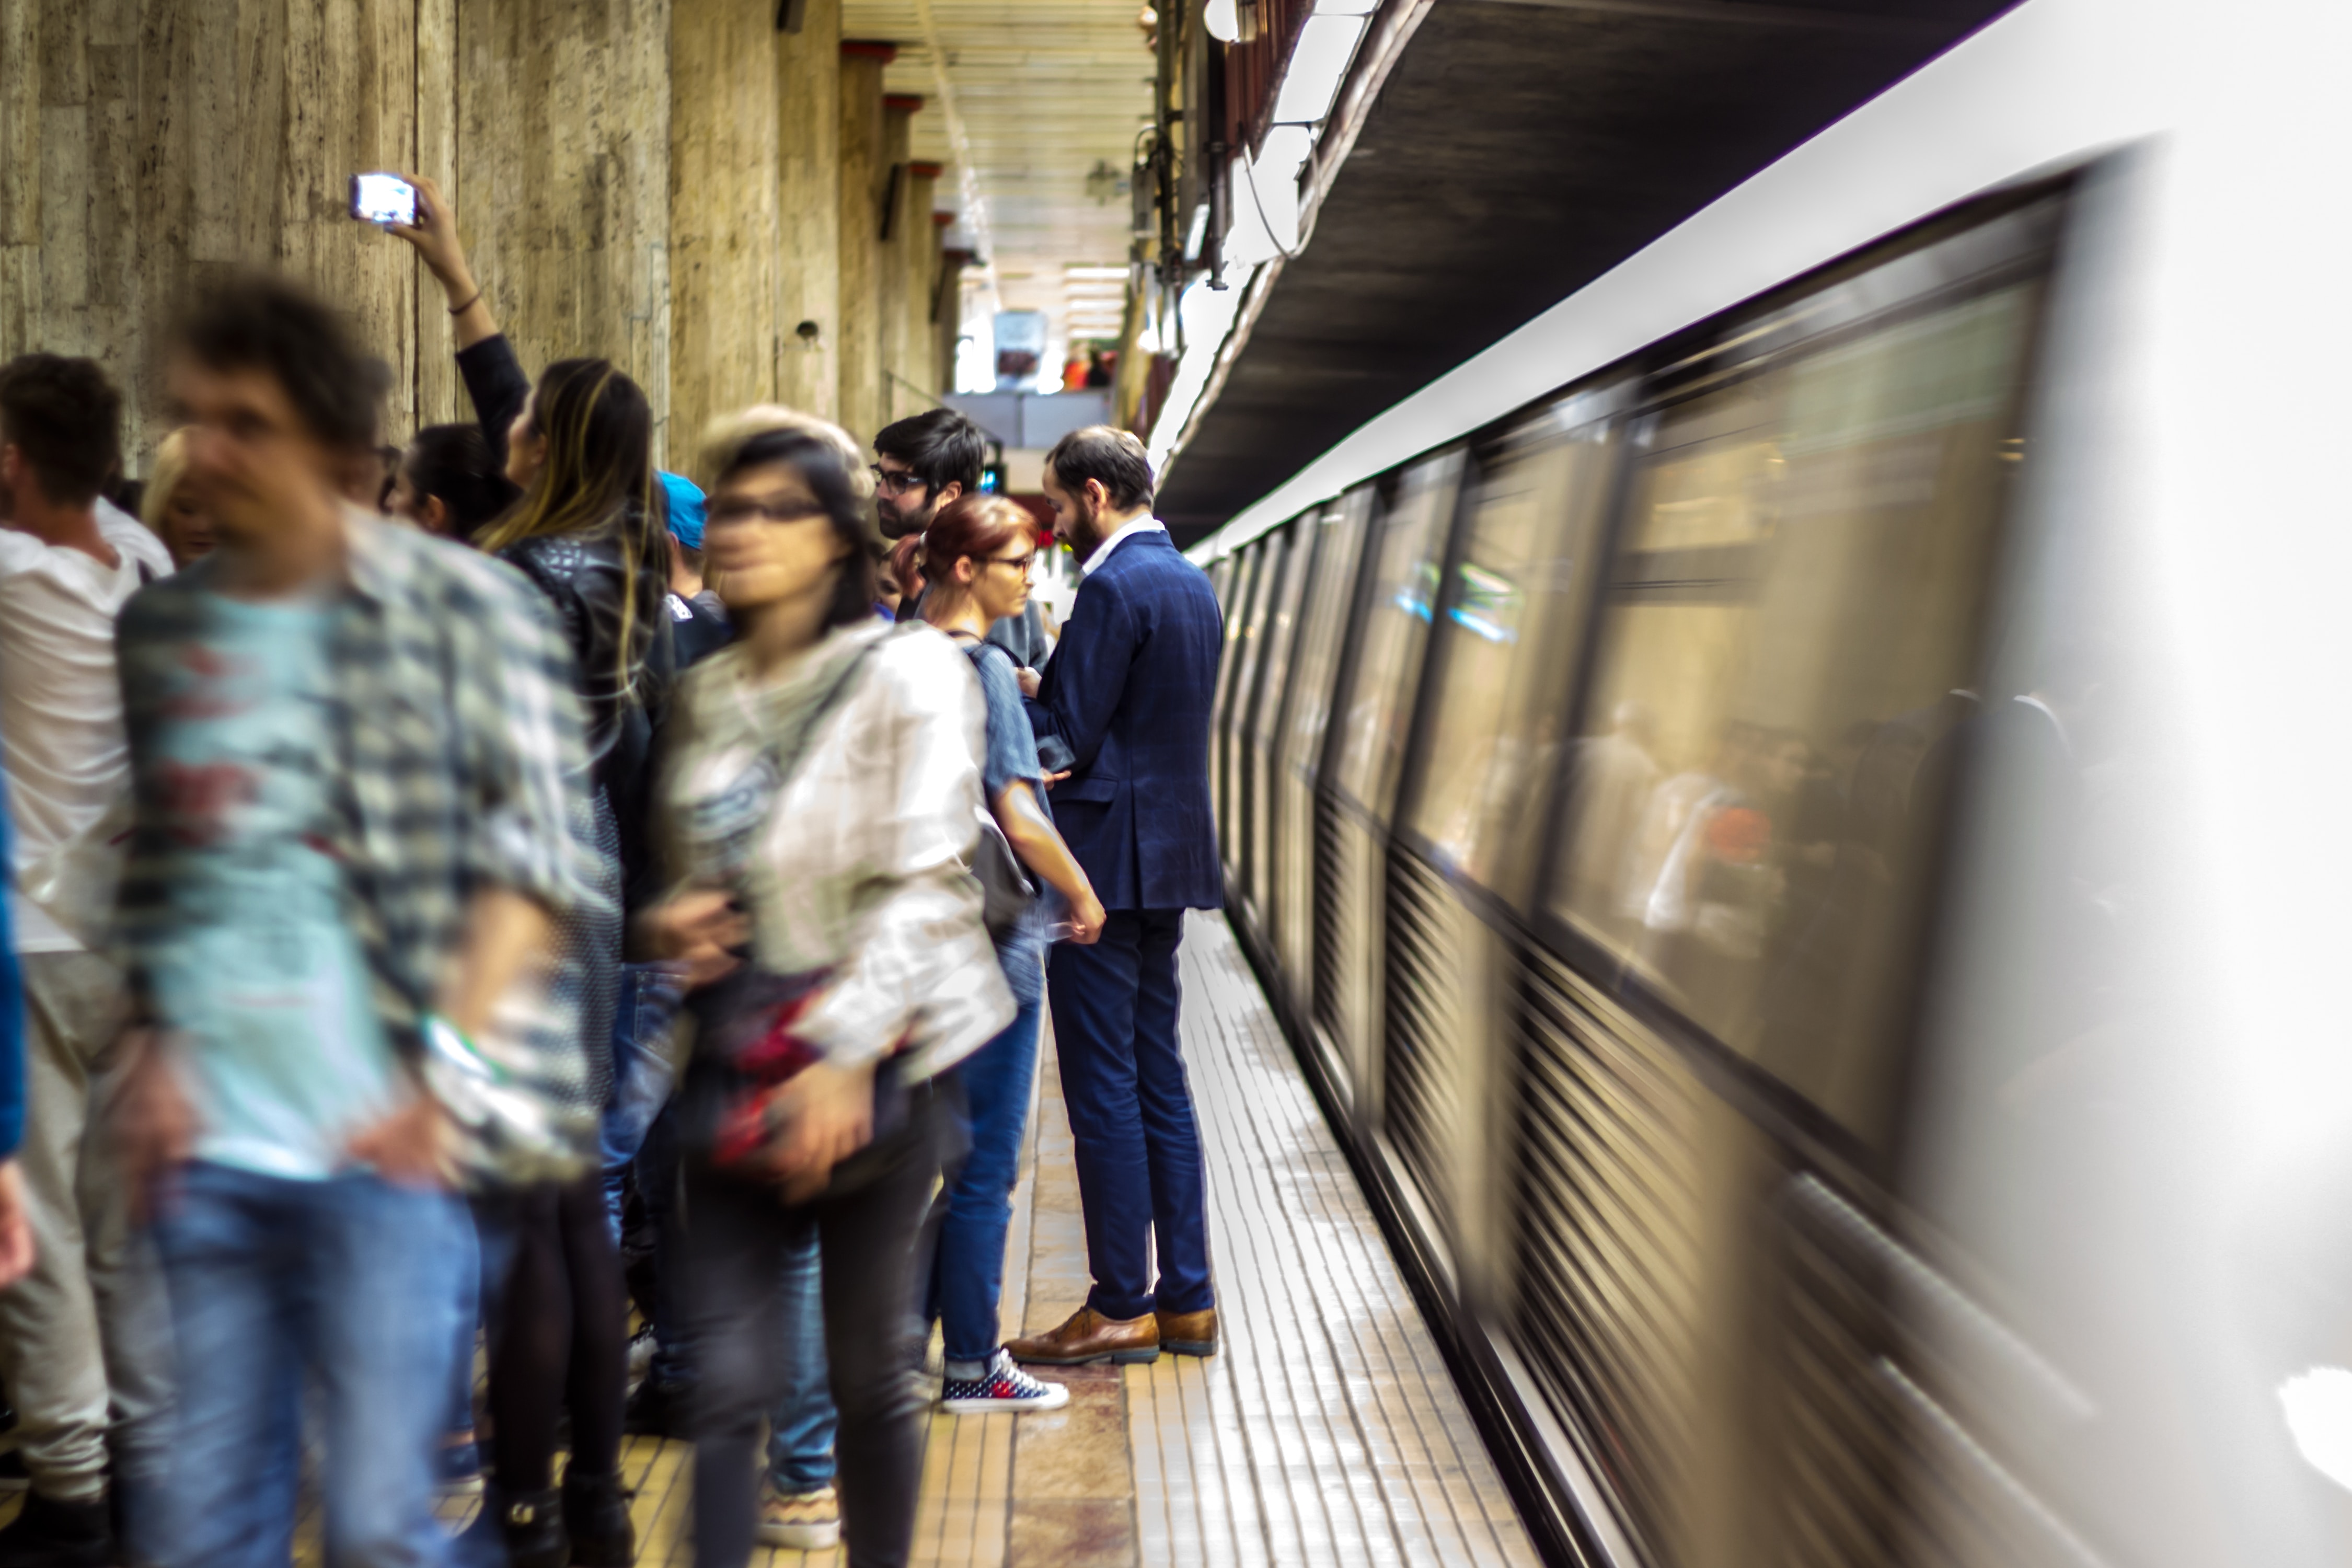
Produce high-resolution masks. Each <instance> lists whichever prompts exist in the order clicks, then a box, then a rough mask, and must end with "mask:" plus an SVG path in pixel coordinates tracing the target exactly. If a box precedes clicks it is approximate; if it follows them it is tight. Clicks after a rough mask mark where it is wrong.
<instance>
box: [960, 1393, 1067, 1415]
mask: <svg viewBox="0 0 2352 1568" xmlns="http://www.w3.org/2000/svg"><path fill="white" fill-rule="evenodd" d="M1069 1402H1070V1391H1069V1390H1068V1389H1066V1388H1065V1389H1063V1390H1061V1394H1060V1397H1059V1398H1046V1399H942V1400H940V1409H942V1410H944V1411H946V1412H947V1413H948V1414H949V1415H994V1414H995V1413H996V1412H998V1411H1000V1410H1003V1411H1009V1412H1011V1413H1013V1414H1014V1415H1018V1414H1019V1413H1020V1412H1022V1411H1024V1410H1059V1409H1061V1408H1062V1406H1064V1405H1067V1404H1068V1403H1069Z"/></svg>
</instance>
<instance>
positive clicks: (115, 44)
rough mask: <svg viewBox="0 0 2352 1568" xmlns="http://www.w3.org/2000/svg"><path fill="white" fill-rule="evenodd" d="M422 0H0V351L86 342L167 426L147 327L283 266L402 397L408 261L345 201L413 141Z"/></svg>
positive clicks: (71, 347)
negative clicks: (183, 304) (205, 283)
mask: <svg viewBox="0 0 2352 1568" xmlns="http://www.w3.org/2000/svg"><path fill="white" fill-rule="evenodd" d="M417 20H418V18H417V4H416V0H346V3H345V4H343V5H341V6H339V7H337V8H336V9H335V10H334V12H333V13H332V16H331V18H330V16H329V14H328V12H327V11H326V9H325V8H323V7H321V6H319V5H285V4H282V3H281V4H275V5H271V4H257V3H251V0H248V3H246V4H242V5H226V4H220V3H218V0H143V3H142V0H0V358H5V357H8V356H13V355H15V354H18V353H25V352H27V351H29V350H33V349H47V350H51V351H55V352H58V353H74V354H88V355H89V356H91V357H93V358H95V359H97V360H98V361H99V362H100V363H101V364H103V365H104V366H105V367H106V368H107V370H108V372H109V374H110V375H111V376H112V377H113V379H114V380H115V381H116V383H117V384H119V385H120V386H121V387H122V389H123V390H124V392H125V393H126V395H128V398H129V401H130V405H131V414H130V417H129V419H128V421H127V428H126V429H125V430H124V432H123V437H124V446H125V449H126V455H127V456H128V458H129V459H130V462H131V468H132V470H133V471H134V472H141V471H143V470H144V467H145V463H146V459H147V454H148V452H149V451H150V450H151V449H152V445H153V443H154V441H155V440H156V439H157V438H159V437H160V436H161V435H162V433H163V429H162V409H161V401H162V399H161V387H160V386H159V385H158V384H157V382H156V380H155V377H154V369H155V363H154V356H153V355H152V353H151V352H150V350H151V349H152V346H153V342H154V333H155V330H156V329H157V328H158V327H160V326H161V325H163V323H165V322H167V321H169V319H170V317H171V315H172V313H173V310H175V309H176V308H177V307H178V305H179V303H180V301H181V300H182V299H183V298H184V295H185V293H186V291H187V289H188V287H189V285H190V283H191V282H192V281H194V280H196V279H200V278H201V277H203V276H204V275H205V274H206V273H208V272H217V271H219V270H221V269H223V268H227V267H231V266H238V265H266V266H275V267H279V268H284V269H286V270H287V271H289V272H291V273H292V274H293V275H294V276H296V277H297V278H299V279H303V280H305V281H307V282H310V283H311V284H313V285H314V286H316V287H317V288H319V289H320V291H321V292H323V293H326V294H327V295H328V296H329V297H330V298H331V299H333V300H335V301H336V302H337V303H339V304H341V305H342V306H343V307H344V308H345V309H347V310H350V311H351V312H352V315H353V317H354V318H355V319H356V320H357V321H358V323H359V326H360V329H361V331H362V334H363V335H364V337H365V340H366V341H367V342H368V343H369V345H370V346H371V347H372V348H373V351H374V352H375V353H377V354H378V355H380V356H381V357H382V358H383V360H384V361H385V362H386V363H388V364H389V365H391V367H392V369H393V373H394V382H393V388H392V395H391V398H390V400H389V402H390V408H389V422H390V425H391V427H392V429H393V430H394V433H404V431H405V429H406V427H407V426H408V425H409V424H410V423H411V422H412V421H413V419H414V416H415V398H416V392H415V387H416V380H415V367H416V358H417V336H416V325H417V316H416V299H417V289H416V279H415V270H416V268H415V262H414V260H413V259H412V258H410V257H409V255H408V254H407V252H406V247H404V246H401V245H399V244H398V243H397V242H395V241H393V240H390V239H387V238H386V237H384V236H383V235H381V234H378V233H376V232H374V231H373V230H372V229H371V228H369V227H368V226H365V225H363V224H359V223H355V222H353V221H352V218H351V217H350V216H348V215H349V208H348V193H349V181H350V177H351V175H352V174H353V173H355V172H357V171H361V170H367V169H380V168H385V167H392V168H398V167H402V166H404V165H406V164H408V163H412V162H414V160H415V157H416V152H417V135H416V117H417V110H418V104H417V98H416V77H417V61H416V56H415V41H416V32H417Z"/></svg>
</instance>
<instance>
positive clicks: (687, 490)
mask: <svg viewBox="0 0 2352 1568" xmlns="http://www.w3.org/2000/svg"><path fill="white" fill-rule="evenodd" d="M661 482H662V489H665V490H667V491H668V492H669V531H670V533H671V534H672V535H673V536H674V537H676V539H677V542H679V543H680V544H683V545H685V546H686V547H687V548H688V550H699V549H701V548H702V516H703V507H702V491H701V489H699V488H698V487H697V486H696V484H695V482H694V481H693V480H692V479H688V478H687V477H686V476H685V475H684V474H672V473H667V472H665V473H663V474H662V475H661Z"/></svg>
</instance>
